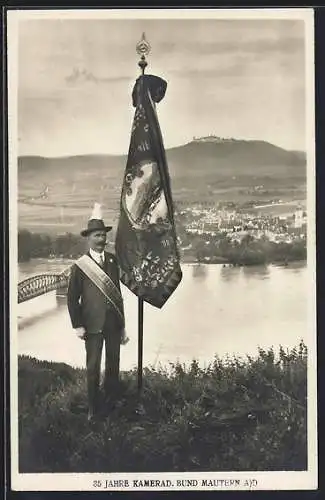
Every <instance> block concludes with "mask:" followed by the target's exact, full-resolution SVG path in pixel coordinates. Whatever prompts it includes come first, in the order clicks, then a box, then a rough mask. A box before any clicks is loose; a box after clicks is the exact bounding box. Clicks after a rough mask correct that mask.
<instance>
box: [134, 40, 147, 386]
mask: <svg viewBox="0 0 325 500" xmlns="http://www.w3.org/2000/svg"><path fill="white" fill-rule="evenodd" d="M136 50H137V53H138V54H139V56H141V59H140V61H139V62H138V65H139V67H140V68H141V71H142V75H144V70H145V69H146V67H147V65H148V63H147V61H146V55H148V54H149V52H150V45H149V43H148V42H147V40H146V37H145V34H144V33H143V34H142V38H141V40H140V42H138V43H137V46H136ZM142 374H143V299H142V298H141V297H138V392H139V393H140V392H141V390H142Z"/></svg>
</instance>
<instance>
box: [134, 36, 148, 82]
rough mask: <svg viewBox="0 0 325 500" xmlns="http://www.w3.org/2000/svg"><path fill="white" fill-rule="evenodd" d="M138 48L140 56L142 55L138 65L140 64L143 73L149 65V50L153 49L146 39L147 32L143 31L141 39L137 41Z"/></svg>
mask: <svg viewBox="0 0 325 500" xmlns="http://www.w3.org/2000/svg"><path fill="white" fill-rule="evenodd" d="M136 50H137V53H138V54H139V56H141V59H140V61H139V62H138V65H139V66H140V68H141V70H142V74H144V70H145V68H146V67H147V66H148V63H147V61H146V56H148V55H149V52H150V50H151V47H150V44H149V42H148V41H147V40H146V35H145V33H142V38H141V40H140V41H139V42H138V43H137V45H136Z"/></svg>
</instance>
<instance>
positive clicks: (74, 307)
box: [67, 252, 124, 333]
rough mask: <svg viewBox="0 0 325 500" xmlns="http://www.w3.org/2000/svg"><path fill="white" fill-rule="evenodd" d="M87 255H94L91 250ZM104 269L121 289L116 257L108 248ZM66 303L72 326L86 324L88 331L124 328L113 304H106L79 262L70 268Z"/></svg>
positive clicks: (95, 331) (84, 325)
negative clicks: (78, 264)
mask: <svg viewBox="0 0 325 500" xmlns="http://www.w3.org/2000/svg"><path fill="white" fill-rule="evenodd" d="M87 255H88V256H89V257H90V258H91V256H90V253H89V252H88V253H87ZM104 271H105V272H106V274H108V276H109V277H110V278H111V280H112V281H113V282H114V284H115V285H116V287H117V288H118V289H119V290H120V281H119V268H118V264H117V260H116V257H115V255H113V254H111V253H109V252H105V267H104ZM67 304H68V310H69V314H70V319H71V323H72V327H73V328H78V327H80V326H83V327H84V328H85V330H86V332H87V333H98V332H100V331H109V330H111V329H122V328H124V324H122V320H121V318H120V317H119V316H118V314H117V313H116V311H115V309H114V307H113V306H112V305H110V304H107V301H106V299H105V297H104V296H103V294H102V293H101V292H100V290H98V288H97V287H96V285H94V283H93V282H92V281H91V280H90V279H89V278H88V276H86V275H85V274H84V272H83V271H82V270H81V269H80V268H79V267H78V266H77V264H73V266H72V268H71V274H70V280H69V286H68V298H67Z"/></svg>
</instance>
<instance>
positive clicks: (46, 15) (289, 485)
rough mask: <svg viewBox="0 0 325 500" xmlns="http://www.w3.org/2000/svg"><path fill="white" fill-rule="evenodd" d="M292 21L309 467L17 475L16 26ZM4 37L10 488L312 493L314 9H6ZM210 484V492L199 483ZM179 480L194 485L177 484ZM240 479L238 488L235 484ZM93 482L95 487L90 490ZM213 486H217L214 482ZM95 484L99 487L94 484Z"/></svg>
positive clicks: (314, 404) (314, 419) (314, 453)
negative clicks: (301, 101) (301, 28)
mask: <svg viewBox="0 0 325 500" xmlns="http://www.w3.org/2000/svg"><path fill="white" fill-rule="evenodd" d="M54 18H55V19H177V18H181V19H229V20H234V19H238V20H239V19H259V20H263V19H268V20H269V19H290V20H303V21H304V22H305V29H306V33H305V34H306V36H305V44H306V45H305V47H306V83H307V85H306V122H307V134H306V136H307V145H306V150H307V215H308V249H307V250H308V269H309V275H310V281H309V288H310V290H309V303H308V312H309V316H308V317H309V328H308V335H307V345H308V350H309V358H308V470H307V471H303V472H300V471H299V472H286V471H285V472H283V471H281V472H254V471H253V472H200V473H185V472H184V473H154V474H153V473H148V474H147V473H142V474H133V473H114V474H110V473H107V474H84V473H82V474H68V473H67V474H56V473H52V474H20V473H19V472H18V391H17V386H18V379H17V370H18V365H17V352H18V349H17V332H18V325H17V314H16V311H17V284H18V283H17V280H18V276H17V272H16V268H17V254H18V252H17V229H18V223H17V214H18V209H17V200H18V196H17V151H18V148H17V146H18V137H17V131H18V129H17V89H18V85H17V83H18V79H17V71H18V23H19V21H20V20H27V19H40V20H41V19H54ZM7 33H8V89H9V90H8V96H9V97H8V128H9V130H8V132H9V240H10V241H9V245H10V248H9V251H10V256H9V268H10V386H11V393H10V403H11V429H10V432H11V484H12V489H13V490H15V491H100V490H102V491H103V490H104V491H113V490H114V489H116V490H121V489H123V491H126V490H129V491H131V490H137V491H139V490H143V491H144V490H153V489H154V490H159V489H162V490H200V491H203V490H219V491H224V490H253V489H256V490H307V489H308V490H313V489H317V485H318V478H317V460H318V457H317V397H316V395H317V373H316V359H317V355H316V345H317V339H316V230H315V85H314V11H313V9H312V8H301V9H295V8H289V9H170V10H169V9H137V10H136V9H128V10H125V9H123V10H118V9H116V10H108V9H106V10H105V9H100V10H97V9H96V10H91V9H83V10H14V11H11V10H9V11H7ZM207 479H208V480H210V479H211V480H214V481H216V483H215V485H214V486H213V487H208V486H204V484H202V481H203V480H207ZM106 480H123V481H125V480H127V481H128V482H129V486H128V487H124V488H121V487H118V486H117V487H116V488H111V489H106V488H105V484H106V483H105V482H106ZM134 480H137V481H139V480H160V481H162V480H165V481H166V480H170V481H171V482H172V483H173V486H168V487H162V488H159V486H157V485H156V486H147V487H145V486H141V487H139V486H135V485H134V484H133V481H134ZM177 480H191V481H192V482H193V481H194V483H195V481H197V484H193V483H192V485H188V486H186V487H185V486H177ZM235 480H238V481H239V484H235V483H234V482H233V481H235ZM94 481H99V482H100V484H101V486H98V487H97V488H96V487H94ZM218 481H219V483H218ZM98 484H99V483H98Z"/></svg>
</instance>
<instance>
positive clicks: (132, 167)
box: [115, 75, 182, 308]
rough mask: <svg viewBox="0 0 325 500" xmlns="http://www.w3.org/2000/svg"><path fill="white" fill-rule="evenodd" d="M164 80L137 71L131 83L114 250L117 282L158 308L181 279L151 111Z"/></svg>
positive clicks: (162, 161) (160, 148)
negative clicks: (130, 117) (128, 136)
mask: <svg viewBox="0 0 325 500" xmlns="http://www.w3.org/2000/svg"><path fill="white" fill-rule="evenodd" d="M166 88H167V83H166V82H165V80H163V79H162V78H160V77H157V76H154V75H142V76H140V77H139V78H138V79H137V81H136V83H135V86H134V88H133V92H132V100H133V106H134V107H135V108H136V110H135V115H134V120H133V126H132V131H131V141H130V148H129V154H128V159H127V164H126V169H125V173H124V179H123V185H122V192H121V201H120V217H119V223H118V227H117V233H116V240H115V251H116V257H117V259H118V263H119V266H120V268H121V281H122V283H123V284H124V285H126V286H127V287H128V288H129V289H130V290H131V291H132V292H133V293H135V294H136V295H137V296H139V297H141V298H142V299H143V300H144V301H146V302H148V303H150V304H151V305H153V306H155V307H159V308H161V307H162V306H163V305H164V304H165V302H166V301H167V299H168V298H169V297H170V295H171V294H172V293H173V291H174V290H175V289H176V287H177V286H178V284H179V283H180V281H181V279H182V271H181V267H180V258H179V252H178V248H177V237H176V230H175V223H174V209H173V200H172V195H171V187H170V178H169V172H168V165H167V161H166V156H165V150H164V145H163V140H162V135H161V132H160V127H159V123H158V118H157V114H156V109H155V108H156V103H159V102H160V101H161V100H162V99H163V97H164V96H165V92H166Z"/></svg>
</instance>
